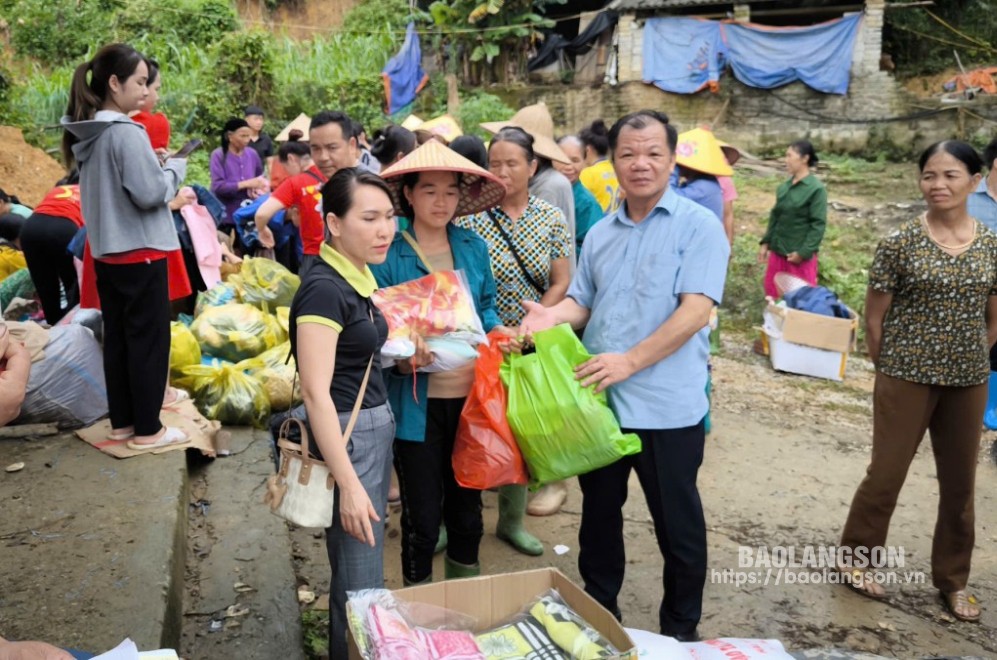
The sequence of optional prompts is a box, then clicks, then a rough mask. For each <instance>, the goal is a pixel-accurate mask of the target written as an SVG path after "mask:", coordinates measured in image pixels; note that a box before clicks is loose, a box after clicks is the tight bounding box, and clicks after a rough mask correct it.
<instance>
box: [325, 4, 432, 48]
mask: <svg viewBox="0 0 997 660" xmlns="http://www.w3.org/2000/svg"><path fill="white" fill-rule="evenodd" d="M430 20H432V18H431V16H430V15H429V14H427V13H426V12H424V11H421V10H419V9H414V10H413V9H411V8H410V7H409V2H408V0H366V1H365V2H361V3H359V4H357V5H356V6H355V7H353V9H351V10H350V11H349V12H347V14H346V17H345V18H344V19H343V30H345V31H346V32H350V33H353V34H354V36H357V35H365V34H375V33H379V32H395V33H396V34H395V40H396V42H397V45H401V43H402V40H403V37H402V35H401V34H397V33H399V32H400V31H404V30H405V27H406V26H407V25H408V24H409V22H410V21H416V22H417V23H422V22H428V21H430Z"/></svg>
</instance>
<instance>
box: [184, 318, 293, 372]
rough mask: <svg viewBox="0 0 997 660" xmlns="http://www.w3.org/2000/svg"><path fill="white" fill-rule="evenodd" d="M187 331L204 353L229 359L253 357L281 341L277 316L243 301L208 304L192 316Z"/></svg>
mask: <svg viewBox="0 0 997 660" xmlns="http://www.w3.org/2000/svg"><path fill="white" fill-rule="evenodd" d="M190 331H191V332H192V333H193V334H194V337H195V338H196V339H197V343H198V344H199V345H200V346H201V352H202V353H203V354H204V355H209V356H211V357H217V358H222V359H223V360H228V361H229V362H240V361H242V360H245V359H248V358H251V357H256V356H257V355H259V354H260V353H262V352H263V351H265V350H267V349H268V348H273V347H274V346H276V345H277V344H279V343H281V341H282V339H281V336H280V333H279V331H280V326H279V325H278V324H277V321H276V319H274V318H273V317H272V316H270V315H269V314H265V313H264V312H261V311H260V310H258V309H256V308H255V307H253V306H252V305H244V304H230V305H222V306H221V307H208V308H207V309H205V310H204V311H203V312H201V315H200V316H198V317H197V318H196V319H194V323H192V324H191V326H190Z"/></svg>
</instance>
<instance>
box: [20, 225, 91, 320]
mask: <svg viewBox="0 0 997 660" xmlns="http://www.w3.org/2000/svg"><path fill="white" fill-rule="evenodd" d="M77 229H78V227H77V226H76V223H74V222H73V221H72V220H70V219H69V218H60V217H58V216H55V215H45V214H43V213H34V214H32V215H31V217H30V218H28V219H27V220H25V221H24V226H23V227H22V228H21V250H23V251H24V260H25V261H26V262H27V263H28V272H30V273H31V281H32V282H34V284H35V289H36V290H37V291H38V299H39V300H40V301H41V303H42V311H43V312H44V313H45V320H46V321H47V322H48V324H49V325H55V324H56V323H58V322H59V319H61V318H62V317H63V316H65V315H66V312H68V311H69V310H71V309H72V308H73V307H75V306H76V305H78V304H79V302H80V287H79V283H78V282H77V281H76V268H75V267H74V266H73V257H72V255H70V254H69V253H68V252H67V251H66V248H67V247H68V246H69V242H70V241H71V240H73V237H74V236H76V231H77ZM60 285H61V287H60ZM63 289H64V290H65V291H66V305H67V306H66V307H65V308H64V307H63V306H62V290H63Z"/></svg>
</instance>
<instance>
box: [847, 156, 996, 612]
mask: <svg viewBox="0 0 997 660" xmlns="http://www.w3.org/2000/svg"><path fill="white" fill-rule="evenodd" d="M982 165H983V161H982V160H981V159H980V156H979V154H977V153H976V151H975V150H974V149H973V148H972V147H971V146H969V145H968V144H966V143H964V142H956V141H946V142H939V143H937V144H934V145H932V146H931V147H929V148H928V149H927V150H926V151H925V152H924V153H923V154H922V155H921V159H920V162H919V166H920V171H921V178H920V187H921V193H922V194H923V195H924V199H925V201H926V202H927V204H928V211H927V213H925V214H924V215H922V216H921V217H919V218H917V219H916V220H912V221H910V222H908V223H907V224H906V225H904V226H902V227H901V228H900V229H899V230H897V231H896V232H894V233H893V234H891V235H890V236H888V237H886V238H885V239H883V241H882V242H881V243H880V244H879V247H878V248H877V250H876V257H875V259H874V261H873V264H872V267H871V269H870V270H869V292H868V297H867V298H866V341H867V343H868V346H869V355H870V357H871V358H872V360H873V362H874V363H875V364H876V386H875V393H874V396H873V439H872V461H871V463H870V465H869V469H868V471H867V473H866V476H865V478H864V479H863V480H862V483H861V484H860V485H859V488H858V491H857V492H856V493H855V498H854V500H853V501H852V506H851V510H850V511H849V513H848V520H847V522H846V523H845V529H844V531H843V532H842V539H841V546H842V548H843V549H844V551H845V552H844V553H843V555H842V556H839V561H840V563H841V565H840V568H841V570H842V571H843V572H844V582H845V583H846V584H849V585H850V586H851V587H852V588H853V589H855V590H856V591H858V592H859V593H861V594H862V595H865V596H870V597H872V598H884V597H885V595H886V594H885V592H884V590H883V587H882V586H881V585H880V584H878V583H876V581H875V577H876V575H875V573H874V572H873V571H870V570H868V569H876V568H882V566H880V565H876V564H877V562H876V561H872V562H866V561H864V559H863V557H862V554H863V550H860V549H874V548H877V547H882V546H884V545H885V544H886V535H887V531H888V529H889V525H890V517H891V515H892V514H893V510H894V508H895V507H896V503H897V497H898V495H899V494H900V488H901V486H902V485H903V483H904V479H905V478H906V476H907V470H908V468H909V467H910V463H911V461H912V460H913V458H914V454H915V453H916V451H917V448H918V445H919V444H920V442H921V439H922V438H923V437H924V433H925V431H930V432H931V447H932V451H933V452H934V455H935V466H936V470H937V474H938V491H939V506H938V520H937V522H936V525H935V534H934V542H933V546H932V553H931V575H932V582H933V584H934V586H935V587H936V588H937V589H938V590H939V591H940V593H941V596H942V600H943V602H944V604H945V606H946V607H947V608H948V610H949V611H950V612H951V613H952V616H954V617H955V618H957V619H959V620H961V621H978V620H979V618H980V608H979V606H978V605H977V602H976V599H975V598H974V597H973V596H971V595H970V594H969V593H968V592H967V591H966V583H967V581H968V579H969V566H970V561H971V559H972V554H973V543H974V512H973V499H974V492H975V489H974V482H975V477H976V462H977V453H978V451H979V446H980V432H981V428H980V419H981V417H982V415H983V408H984V405H985V403H986V397H987V385H986V383H987V379H988V377H989V373H990V362H989V359H988V353H989V349H990V347H991V346H993V344H994V341H995V340H997V234H994V233H993V232H991V231H990V230H989V229H987V228H986V227H985V226H984V225H982V224H981V223H980V222H978V221H977V220H976V219H975V218H973V217H972V216H970V215H969V213H968V211H967V209H966V199H967V197H968V196H969V194H970V193H971V192H972V191H973V190H974V189H975V188H976V186H977V184H978V183H979V182H980V170H981V169H982ZM849 549H850V550H852V552H851V553H848V552H847V551H848V550H849ZM876 554H878V553H872V558H873V559H875V557H876Z"/></svg>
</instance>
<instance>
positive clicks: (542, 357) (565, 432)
mask: <svg viewBox="0 0 997 660" xmlns="http://www.w3.org/2000/svg"><path fill="white" fill-rule="evenodd" d="M534 342H535V343H536V347H537V350H536V353H532V354H529V355H516V354H512V355H509V356H508V357H507V358H506V361H505V362H504V363H503V364H502V370H501V375H502V381H503V382H504V383H505V385H506V387H507V388H508V390H509V405H508V408H507V411H506V417H507V418H508V420H509V426H510V427H511V428H512V432H513V435H515V436H516V440H517V441H518V442H519V448H520V449H521V450H522V452H523V458H525V459H526V465H527V467H528V468H529V470H530V477H531V484H532V485H533V486H537V485H540V484H545V483H550V482H552V481H561V480H562V479H567V478H568V477H574V476H577V475H579V474H585V473H586V472H591V471H592V470H595V469H598V468H601V467H605V466H607V465H609V464H611V463H615V462H616V461H618V460H620V459H621V458H623V457H624V456H630V455H631V454H637V453H639V452H640V449H641V444H640V438H638V437H637V436H636V435H634V434H632V433H628V434H624V433H623V432H622V431H620V425H619V423H618V422H617V421H616V417H615V416H614V415H613V411H612V410H610V409H609V404H608V403H607V401H606V394H605V392H603V393H601V394H596V393H595V391H594V389H593V388H591V387H582V385H581V383H580V382H579V381H577V380H575V373H574V368H575V367H576V366H577V365H579V364H581V363H582V362H585V361H586V360H588V359H589V358H591V357H592V356H591V355H590V354H589V353H588V351H586V350H585V347H584V346H582V343H581V342H580V341H579V340H578V337H576V336H575V333H574V331H573V330H572V329H571V327H570V326H568V325H567V324H563V325H559V326H556V327H554V328H551V329H550V330H544V331H543V332H538V333H536V335H534Z"/></svg>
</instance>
